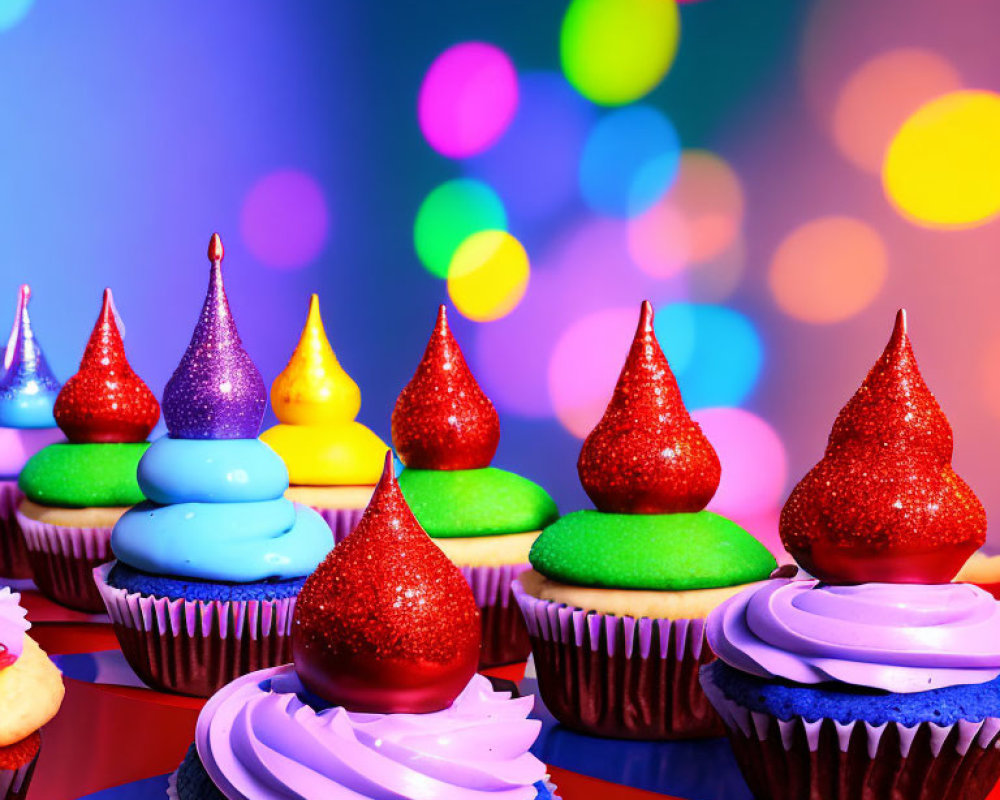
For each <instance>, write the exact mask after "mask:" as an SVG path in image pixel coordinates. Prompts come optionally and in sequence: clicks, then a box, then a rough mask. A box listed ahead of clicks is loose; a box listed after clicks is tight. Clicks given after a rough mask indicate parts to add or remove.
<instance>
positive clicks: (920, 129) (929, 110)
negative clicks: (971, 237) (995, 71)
mask: <svg viewBox="0 0 1000 800" xmlns="http://www.w3.org/2000/svg"><path fill="white" fill-rule="evenodd" d="M882 181H883V184H884V186H885V191H886V194H887V195H888V197H889V199H890V200H891V201H892V203H893V204H894V205H895V206H896V208H897V209H898V210H899V211H900V212H901V213H902V214H903V215H904V216H905V217H907V218H908V219H910V220H911V221H913V222H916V223H918V224H922V225H927V226H930V227H943V228H961V227H970V226H974V225H979V224H982V223H983V222H985V221H987V220H989V219H992V218H993V217H994V216H996V215H997V213H1000V95H997V94H995V93H993V92H986V91H972V90H969V91H959V92H952V93H950V94H946V95H943V96H941V97H938V98H935V99H934V100H931V101H930V102H928V103H926V104H924V105H923V106H921V107H920V108H919V109H917V111H915V112H914V113H913V114H912V115H911V116H910V117H909V118H908V119H907V120H906V122H904V123H903V125H902V127H901V128H900V129H899V132H898V133H897V134H896V136H895V137H894V138H893V140H892V144H891V145H890V146H889V150H888V152H887V154H886V158H885V165H884V167H883V170H882Z"/></svg>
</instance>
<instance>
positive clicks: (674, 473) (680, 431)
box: [577, 300, 722, 514]
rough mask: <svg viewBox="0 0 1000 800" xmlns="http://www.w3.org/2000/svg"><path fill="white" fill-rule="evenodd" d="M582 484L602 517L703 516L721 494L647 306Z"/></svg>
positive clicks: (711, 454)
mask: <svg viewBox="0 0 1000 800" xmlns="http://www.w3.org/2000/svg"><path fill="white" fill-rule="evenodd" d="M577 470H578V471H579V473H580V482H581V483H582V484H583V488H584V489H585V490H586V492H587V495H588V496H589V497H590V499H591V500H592V501H593V502H594V505H595V506H597V508H598V509H599V510H600V511H606V512H612V513H621V514H670V513H676V512H685V511H687V512H693V511H700V510H701V509H703V508H704V507H705V506H706V505H708V501H709V500H711V499H712V496H713V495H714V494H715V491H716V489H718V488H719V479H720V477H721V474H722V468H721V465H720V464H719V457H718V455H716V453H715V450H714V449H713V448H712V445H711V444H710V443H709V441H708V439H707V438H705V434H704V433H702V431H701V427H700V426H699V425H698V423H697V422H695V421H694V420H693V419H691V415H690V414H688V411H687V408H685V407H684V401H683V400H682V399H681V392H680V389H679V388H678V387H677V380H676V379H675V378H674V374H673V372H671V371H670V365H669V364H668V363H667V358H666V356H664V355H663V350H662V349H661V348H660V343H659V342H658V341H657V340H656V333H655V332H654V330H653V306H652V305H651V304H650V303H649V301H648V300H647V301H645V302H644V303H643V304H642V311H641V313H640V315H639V327H638V329H637V330H636V332H635V339H634V340H633V342H632V348H631V349H630V350H629V353H628V357H627V359H626V360H625V366H624V368H623V369H622V372H621V375H620V376H619V378H618V385H617V386H615V393H614V395H613V396H612V398H611V402H610V403H608V408H607V410H606V411H605V412H604V416H603V417H602V418H601V421H600V422H599V423H598V424H597V427H596V428H594V430H592V431H591V432H590V435H589V436H588V437H587V440H586V441H585V442H584V443H583V449H582V450H581V451H580V459H579V461H578V462H577Z"/></svg>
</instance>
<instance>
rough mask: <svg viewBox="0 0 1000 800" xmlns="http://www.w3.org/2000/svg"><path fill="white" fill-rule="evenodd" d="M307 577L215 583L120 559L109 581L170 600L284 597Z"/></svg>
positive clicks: (292, 594) (299, 588)
mask: <svg viewBox="0 0 1000 800" xmlns="http://www.w3.org/2000/svg"><path fill="white" fill-rule="evenodd" d="M305 582H306V579H305V577H302V578H292V579H290V580H280V581H279V580H274V581H256V582H254V583H213V582H212V581H199V580H194V579H192V578H171V577H167V576H164V575H150V574H149V573H148V572H140V571H139V570H137V569H133V568H132V567H130V566H128V565H127V564H123V563H122V562H121V561H119V562H118V563H117V564H115V566H114V567H113V568H112V570H111V572H110V574H109V575H108V583H109V584H111V585H112V586H114V587H115V588H117V589H124V590H125V591H126V592H138V593H139V594H144V595H152V596H153V597H168V598H170V599H171V600H178V599H183V600H236V601H240V600H281V599H283V598H285V597H294V596H295V595H297V594H298V593H299V591H300V590H301V589H302V584H304V583H305Z"/></svg>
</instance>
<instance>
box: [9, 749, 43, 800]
mask: <svg viewBox="0 0 1000 800" xmlns="http://www.w3.org/2000/svg"><path fill="white" fill-rule="evenodd" d="M39 752H41V751H39ZM37 763H38V754H37V753H36V754H35V757H34V758H33V759H31V761H29V762H28V763H27V764H25V765H24V766H23V767H19V768H18V769H0V800H24V798H25V797H27V796H28V784H30V783H31V776H32V774H33V773H34V771H35V764H37Z"/></svg>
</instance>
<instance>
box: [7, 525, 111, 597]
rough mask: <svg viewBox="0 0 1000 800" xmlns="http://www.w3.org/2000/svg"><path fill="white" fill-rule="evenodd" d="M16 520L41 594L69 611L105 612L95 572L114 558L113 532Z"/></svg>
mask: <svg viewBox="0 0 1000 800" xmlns="http://www.w3.org/2000/svg"><path fill="white" fill-rule="evenodd" d="M16 516H17V522H18V525H20V526H21V532H22V533H23V535H24V544H25V547H26V548H27V552H28V561H30V562H31V569H32V571H33V572H34V577H35V584H36V585H37V586H38V590H39V591H40V592H41V593H42V594H44V595H45V596H46V597H48V598H50V599H52V600H55V601H56V602H57V603H60V604H62V605H64V606H67V607H68V608H74V609H76V610H78V611H88V612H91V613H96V612H100V611H103V610H104V602H103V601H102V600H101V595H100V593H98V591H97V587H96V586H94V578H93V572H94V567H96V566H98V565H100V564H103V563H104V562H105V561H107V560H108V559H110V558H113V556H112V554H111V528H73V527H68V526H63V525H51V524H49V523H45V522H40V521H38V520H36V519H31V518H30V517H26V516H25V515H24V514H22V513H21V512H20V511H18V512H17V515H16Z"/></svg>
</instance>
